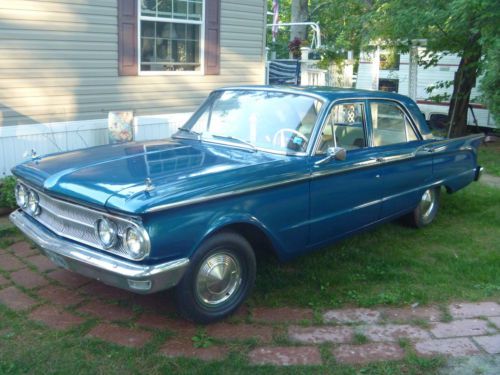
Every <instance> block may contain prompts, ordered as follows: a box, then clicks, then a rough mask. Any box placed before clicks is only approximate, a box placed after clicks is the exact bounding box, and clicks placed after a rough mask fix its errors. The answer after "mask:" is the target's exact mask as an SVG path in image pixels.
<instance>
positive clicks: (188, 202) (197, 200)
mask: <svg viewBox="0 0 500 375" xmlns="http://www.w3.org/2000/svg"><path fill="white" fill-rule="evenodd" d="M309 179H310V175H306V176H303V177H299V178H290V179H288V180H284V181H280V182H273V183H270V184H265V185H260V186H256V187H251V188H245V189H240V190H233V191H228V192H225V193H219V194H215V195H211V196H210V197H198V198H191V199H186V200H184V201H180V202H173V203H167V204H162V205H160V206H156V207H152V208H149V209H147V210H146V213H151V212H158V211H163V210H167V209H172V208H178V207H183V206H188V205H192V204H196V203H202V202H207V201H211V200H216V199H221V198H226V197H229V196H233V195H242V194H246V193H251V192H254V191H260V190H265V189H269V188H271V187H276V186H281V185H288V184H292V183H296V182H301V181H306V180H309Z"/></svg>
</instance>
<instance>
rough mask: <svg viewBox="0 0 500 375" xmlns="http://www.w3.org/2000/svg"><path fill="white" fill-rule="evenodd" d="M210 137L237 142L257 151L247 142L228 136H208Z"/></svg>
mask: <svg viewBox="0 0 500 375" xmlns="http://www.w3.org/2000/svg"><path fill="white" fill-rule="evenodd" d="M210 135H211V136H212V138H218V139H227V140H229V141H232V142H238V143H241V144H244V145H246V146H249V147H250V148H251V149H252V150H253V151H257V147H255V145H253V144H251V143H250V142H248V141H244V140H243V139H239V138H235V137H233V136H230V135H220V134H210Z"/></svg>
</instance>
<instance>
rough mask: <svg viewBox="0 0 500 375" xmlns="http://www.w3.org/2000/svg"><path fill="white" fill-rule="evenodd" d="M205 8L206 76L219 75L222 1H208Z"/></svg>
mask: <svg viewBox="0 0 500 375" xmlns="http://www.w3.org/2000/svg"><path fill="white" fill-rule="evenodd" d="M205 7H206V9H205V74H219V73H220V0H206V1H205Z"/></svg>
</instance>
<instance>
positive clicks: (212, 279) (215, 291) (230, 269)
mask: <svg viewBox="0 0 500 375" xmlns="http://www.w3.org/2000/svg"><path fill="white" fill-rule="evenodd" d="M240 285H241V266H240V263H239V261H238V259H237V258H235V257H234V256H232V255H231V254H229V253H227V252H224V251H221V252H218V253H215V254H213V255H211V256H210V257H208V258H207V259H206V260H205V261H204V262H203V263H202V265H201V267H200V270H199V271H198V275H197V277H196V296H197V297H198V299H199V301H200V302H202V303H204V304H206V305H212V306H213V305H217V304H219V303H222V302H224V301H226V300H227V299H229V298H230V297H231V296H232V295H233V294H234V293H235V292H236V291H237V290H238V287H239V286H240Z"/></svg>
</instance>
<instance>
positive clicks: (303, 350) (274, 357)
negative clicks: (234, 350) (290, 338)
mask: <svg viewBox="0 0 500 375" xmlns="http://www.w3.org/2000/svg"><path fill="white" fill-rule="evenodd" d="M248 359H249V360H250V363H251V364H253V365H277V366H290V365H320V364H321V363H322V362H321V354H320V352H319V349H318V348H317V347H315V346H299V347H288V346H281V347H278V346H275V347H272V346H271V347H263V348H256V349H254V350H252V351H251V352H250V353H249V354H248Z"/></svg>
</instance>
